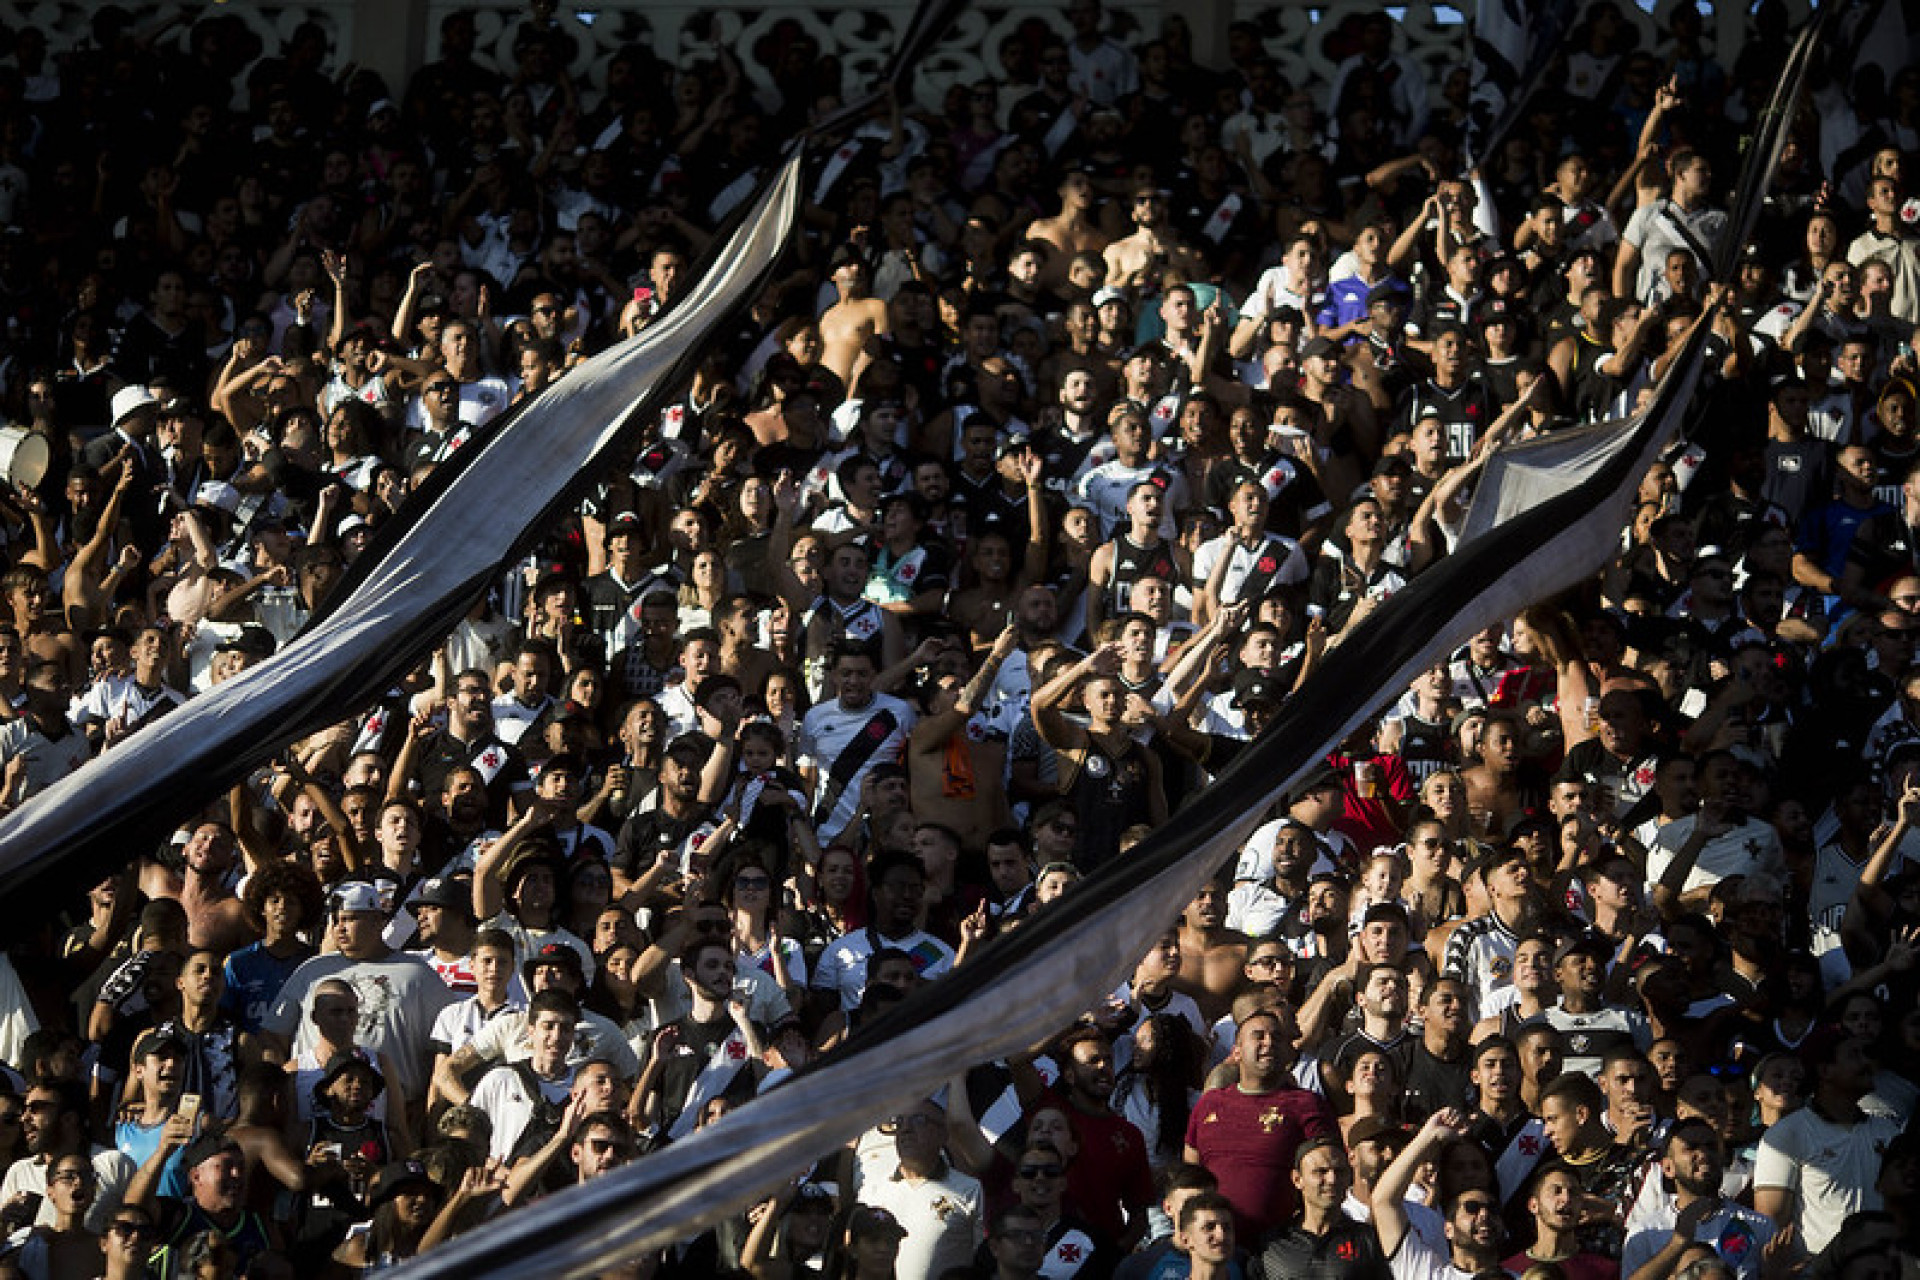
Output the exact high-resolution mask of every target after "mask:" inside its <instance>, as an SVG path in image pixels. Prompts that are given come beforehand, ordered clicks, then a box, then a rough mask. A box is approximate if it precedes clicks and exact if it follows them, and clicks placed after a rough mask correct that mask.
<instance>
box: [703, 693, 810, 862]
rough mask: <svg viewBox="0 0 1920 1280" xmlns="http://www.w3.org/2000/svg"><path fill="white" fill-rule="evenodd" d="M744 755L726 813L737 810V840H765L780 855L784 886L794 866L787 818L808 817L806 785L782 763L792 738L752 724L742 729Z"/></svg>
mask: <svg viewBox="0 0 1920 1280" xmlns="http://www.w3.org/2000/svg"><path fill="white" fill-rule="evenodd" d="M739 754H740V763H739V772H738V773H736V774H735V776H734V780H733V786H732V787H731V789H730V790H729V791H728V793H727V798H726V801H725V803H723V804H722V805H721V811H722V812H731V811H734V810H735V809H736V808H737V810H738V813H739V817H738V819H737V821H736V824H735V829H736V830H737V831H738V832H739V836H738V837H736V839H738V840H739V841H741V842H745V841H748V840H761V841H765V842H766V843H767V844H768V845H770V846H771V847H772V848H773V849H774V850H776V851H777V854H778V856H777V857H776V859H775V861H776V862H777V863H778V864H779V865H777V866H775V867H773V868H772V870H773V872H774V883H775V884H779V883H781V882H782V881H783V880H784V879H785V878H786V872H787V866H788V864H789V863H790V862H791V858H790V856H789V855H790V854H791V853H792V849H791V846H790V844H789V842H788V835H789V831H790V829H791V828H790V824H789V823H788V821H787V819H788V817H789V816H790V815H792V814H794V813H800V814H805V813H806V811H807V800H806V787H805V785H804V784H802V782H801V781H800V775H799V774H797V773H795V772H794V771H793V770H792V769H789V768H787V767H786V766H785V765H783V764H781V763H780V762H781V760H782V759H783V758H784V757H785V756H786V754H787V736H786V734H784V733H782V732H780V729H779V728H778V726H776V725H774V724H771V723H769V722H768V721H765V720H750V721H748V722H747V723H746V724H745V725H743V726H741V729H740V752H739Z"/></svg>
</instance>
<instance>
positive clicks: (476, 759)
mask: <svg viewBox="0 0 1920 1280" xmlns="http://www.w3.org/2000/svg"><path fill="white" fill-rule="evenodd" d="M468 765H470V766H472V767H473V768H475V769H477V770H479V771H480V777H481V779H482V781H483V783H484V785H485V787H486V792H487V810H488V816H489V817H490V818H492V819H493V820H494V822H495V823H496V825H500V826H504V825H505V821H504V820H505V818H506V815H507V798H508V797H509V796H511V795H512V794H513V793H514V792H515V791H519V790H523V789H524V788H525V787H527V786H528V785H529V782H528V774H527V762H526V761H525V760H524V759H522V758H521V756H520V752H519V751H518V750H517V749H516V748H514V747H511V746H508V745H507V744H506V743H504V742H502V741H500V739H499V738H496V737H495V736H493V735H492V734H490V733H489V734H487V735H486V736H484V737H481V738H475V739H474V740H473V741H472V742H462V741H461V740H460V739H458V738H456V737H454V736H453V735H452V734H450V733H445V732H441V733H437V734H435V735H434V736H433V738H432V740H431V741H429V742H428V743H427V746H426V748H425V750H424V751H423V752H422V755H421V760H420V789H421V790H422V791H423V792H425V793H426V794H427V795H438V794H440V791H441V789H442V788H443V787H444V786H445V785H446V781H447V775H448V774H449V773H452V772H453V771H454V770H455V769H458V768H461V767H463V766H468Z"/></svg>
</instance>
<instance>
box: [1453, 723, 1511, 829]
mask: <svg viewBox="0 0 1920 1280" xmlns="http://www.w3.org/2000/svg"><path fill="white" fill-rule="evenodd" d="M1460 779H1461V781H1463V782H1465V783H1466V784H1467V810H1468V812H1469V813H1471V814H1472V815H1473V827H1474V834H1475V835H1479V836H1485V835H1488V834H1494V835H1505V834H1506V830H1507V827H1508V825H1509V824H1511V823H1512V822H1513V820H1514V819H1515V818H1517V817H1519V816H1520V812H1521V806H1522V804H1523V798H1522V796H1521V794H1520V726H1519V725H1518V724H1517V723H1516V722H1515V721H1514V719H1513V718H1512V717H1511V716H1509V715H1506V714H1505V713H1501V712H1495V713H1493V714H1490V715H1489V716H1488V717H1487V728H1486V732H1485V733H1484V734H1483V735H1482V736H1481V738H1480V763H1479V764H1476V765H1474V766H1473V767H1472V768H1471V769H1464V770H1462V771H1461V773H1460Z"/></svg>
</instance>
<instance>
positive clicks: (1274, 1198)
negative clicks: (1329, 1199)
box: [1187, 1085, 1340, 1240]
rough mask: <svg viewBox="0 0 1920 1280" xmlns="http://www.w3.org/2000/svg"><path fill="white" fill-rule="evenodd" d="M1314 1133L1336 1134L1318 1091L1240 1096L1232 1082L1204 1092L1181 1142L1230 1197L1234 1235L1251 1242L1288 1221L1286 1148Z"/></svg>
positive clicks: (1289, 1152) (1289, 1151)
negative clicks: (1198, 1155)
mask: <svg viewBox="0 0 1920 1280" xmlns="http://www.w3.org/2000/svg"><path fill="white" fill-rule="evenodd" d="M1321 1136H1326V1137H1332V1138H1338V1137H1339V1136H1340V1127H1339V1126H1338V1125H1337V1124H1335V1123H1334V1119H1333V1113H1332V1112H1330V1111H1328V1110H1327V1104H1326V1103H1325V1102H1324V1101H1323V1100H1322V1099H1321V1098H1320V1097H1319V1096H1318V1095H1316V1094H1311V1093H1308V1092H1307V1091H1306V1090H1305V1089H1298V1088H1293V1087H1286V1088H1280V1089H1275V1090H1274V1091H1273V1092H1272V1093H1242V1092H1241V1091H1240V1088H1239V1086H1238V1085H1228V1086H1227V1087H1226V1088H1224V1089H1209V1090H1207V1091H1206V1092H1205V1093H1203V1094H1201V1095H1200V1101H1198V1102H1196V1103H1195V1104H1194V1106H1193V1114H1192V1115H1191V1116H1189V1117H1188V1118H1187V1145H1188V1146H1190V1147H1192V1148H1193V1149H1194V1150H1195V1151H1197V1152H1199V1153H1200V1163H1201V1164H1203V1165H1205V1166H1206V1167H1207V1169H1208V1170H1209V1171H1210V1172H1211V1173H1212V1174H1213V1176H1214V1177H1216V1178H1218V1179H1219V1180H1220V1194H1221V1195H1223V1196H1225V1197H1226V1198H1227V1199H1228V1200H1230V1201H1232V1202H1233V1211H1234V1216H1235V1218H1236V1219H1237V1221H1236V1223H1235V1225H1236V1227H1237V1228H1238V1229H1239V1232H1241V1233H1244V1234H1240V1235H1238V1238H1239V1239H1242V1240H1259V1239H1261V1238H1262V1237H1263V1236H1265V1235H1266V1234H1267V1232H1268V1231H1270V1230H1272V1229H1273V1228H1274V1227H1277V1226H1279V1225H1280V1224H1282V1223H1284V1222H1290V1221H1292V1219H1293V1215H1294V1213H1295V1212H1296V1211H1297V1210H1298V1208H1299V1206H1298V1205H1297V1204H1296V1203H1295V1197H1294V1189H1293V1153H1294V1152H1295V1151H1296V1150H1298V1149H1299V1146H1300V1144H1301V1143H1302V1142H1304V1141H1305V1140H1306V1139H1308V1138H1318V1137H1321Z"/></svg>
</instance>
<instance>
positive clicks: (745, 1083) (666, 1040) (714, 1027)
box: [653, 1013, 755, 1132]
mask: <svg viewBox="0 0 1920 1280" xmlns="http://www.w3.org/2000/svg"><path fill="white" fill-rule="evenodd" d="M732 1033H733V1019H731V1018H729V1017H728V1016H727V1015H726V1014H725V1013H722V1014H721V1015H720V1016H719V1017H718V1018H716V1019H715V1020H714V1021H712V1022H706V1023H702V1022H696V1021H694V1018H693V1015H692V1014H691V1013H689V1014H687V1015H686V1016H685V1017H683V1018H677V1019H675V1020H674V1021H672V1022H670V1023H668V1024H667V1025H666V1026H664V1027H662V1028H660V1034H659V1035H657V1036H655V1037H654V1041H653V1053H654V1056H655V1057H656V1058H658V1059H659V1061H660V1127H661V1131H662V1132H665V1131H666V1130H668V1129H670V1128H672V1127H673V1122H674V1121H675V1120H677V1119H679V1117H680V1109H681V1107H682V1106H684V1105H685V1104H686V1101H687V1093H688V1091H689V1090H691V1089H692V1088H693V1082H694V1081H695V1080H696V1079H698V1078H699V1076H700V1073H701V1072H702V1071H705V1070H706V1069H707V1064H708V1063H709V1062H711V1061H712V1060H713V1053H714V1050H715V1049H717V1048H719V1046H720V1044H721V1043H722V1042H723V1041H725V1040H726V1038H727V1037H728V1036H729V1035H731V1034H732ZM754 1083H755V1082H754V1078H753V1064H752V1062H751V1061H749V1060H746V1059H745V1058H743V1059H742V1060H741V1063H740V1069H739V1071H738V1072H736V1073H735V1075H734V1077H733V1079H732V1080H731V1081H729V1082H728V1083H727V1086H726V1088H725V1089H723V1090H721V1091H720V1094H719V1096H720V1097H724V1098H728V1099H731V1100H732V1101H734V1102H746V1101H747V1100H749V1099H750V1098H752V1097H753V1091H754Z"/></svg>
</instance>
